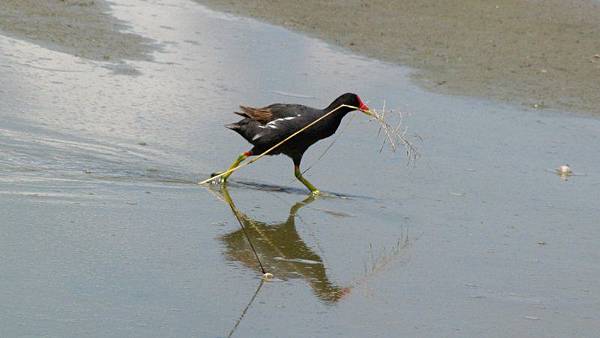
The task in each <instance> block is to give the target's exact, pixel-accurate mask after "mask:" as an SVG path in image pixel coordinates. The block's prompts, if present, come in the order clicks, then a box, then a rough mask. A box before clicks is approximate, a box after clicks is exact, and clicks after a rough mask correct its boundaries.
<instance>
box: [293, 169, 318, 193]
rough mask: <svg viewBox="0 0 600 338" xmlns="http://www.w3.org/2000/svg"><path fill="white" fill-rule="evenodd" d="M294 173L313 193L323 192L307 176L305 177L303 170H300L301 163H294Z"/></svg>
mask: <svg viewBox="0 0 600 338" xmlns="http://www.w3.org/2000/svg"><path fill="white" fill-rule="evenodd" d="M294 175H295V176H296V178H297V179H298V181H300V182H302V184H304V185H305V186H306V187H307V188H308V190H310V192H311V193H312V194H313V195H318V194H320V193H321V192H320V191H319V189H317V188H315V186H314V185H312V184H311V183H310V182H309V181H308V180H307V179H306V178H304V176H302V172H301V171H300V166H299V165H294Z"/></svg>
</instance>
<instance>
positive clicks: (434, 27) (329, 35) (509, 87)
mask: <svg viewBox="0 0 600 338" xmlns="http://www.w3.org/2000/svg"><path fill="white" fill-rule="evenodd" d="M198 1H199V2H200V3H202V4H205V5H207V6H209V7H211V8H214V9H216V10H220V11H226V12H230V13H233V14H236V15H244V16H251V17H255V18H259V19H261V20H265V21H268V22H271V23H274V24H277V25H283V26H286V27H288V28H290V29H294V30H299V31H302V32H306V33H308V34H310V35H312V36H315V37H318V38H322V39H325V40H327V41H329V42H332V43H334V44H336V45H338V46H342V47H344V48H347V49H350V50H352V51H354V52H357V53H360V54H363V55H366V56H369V57H374V58H378V59H380V60H384V61H389V62H393V63H400V64H405V65H408V66H410V67H413V68H415V69H417V72H416V73H415V74H414V77H415V79H417V80H418V82H419V83H420V84H421V85H423V86H425V87H426V88H429V89H432V90H434V91H436V92H441V93H449V94H457V95H470V96H480V97H487V98H492V99H495V100H499V101H503V102H509V103H513V104H522V105H525V106H527V107H531V108H536V109H546V108H549V109H555V110H565V111H572V112H589V113H596V114H600V108H598V107H600V91H598V90H597V88H598V87H597V86H598V81H599V80H600V56H598V54H600V40H598V36H600V3H594V2H590V1H559V0H550V1H517V0H507V1H501V2H489V1H484V0H468V1H461V2H455V1H449V2H439V1H434V0H425V1H418V2H414V1H393V2H390V1H385V0H370V1H352V2H348V1H342V0H334V1H328V2H327V3H323V2H321V1H315V0H309V1H300V2H299V1H286V0H276V1H265V0H250V1H248V0H243V1H242V0H229V1H227V2H224V1H216V0H198Z"/></svg>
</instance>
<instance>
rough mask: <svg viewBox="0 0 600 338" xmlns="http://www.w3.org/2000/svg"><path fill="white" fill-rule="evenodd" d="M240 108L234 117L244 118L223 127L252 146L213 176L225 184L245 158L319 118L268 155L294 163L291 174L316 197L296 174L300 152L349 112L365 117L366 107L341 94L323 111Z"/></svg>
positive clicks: (297, 107) (296, 106) (326, 134)
mask: <svg viewBox="0 0 600 338" xmlns="http://www.w3.org/2000/svg"><path fill="white" fill-rule="evenodd" d="M344 105H345V106H344ZM240 108H241V110H242V112H236V114H238V115H241V116H243V117H244V119H242V120H240V121H238V122H236V123H232V124H228V125H227V126H226V127H227V128H229V129H232V130H235V131H236V132H237V133H238V134H240V135H242V137H244V138H245V139H246V140H247V141H248V142H250V143H252V145H253V146H254V147H253V148H252V150H250V151H248V152H245V153H243V154H241V155H240V156H239V157H238V158H237V160H236V161H235V162H233V164H232V165H231V167H229V169H228V170H227V172H224V173H221V174H214V175H219V176H222V177H223V182H226V181H227V178H228V177H229V175H231V172H233V170H235V169H236V167H237V166H238V165H239V164H240V163H241V162H242V161H244V160H245V159H246V158H247V157H248V156H253V155H260V154H263V153H264V152H266V151H267V150H269V149H271V148H273V147H274V146H276V145H277V144H279V143H280V142H282V141H283V140H285V139H287V138H288V137H289V136H291V135H292V134H294V133H296V132H298V131H299V130H301V129H302V128H304V127H306V126H307V125H309V124H310V123H312V122H315V121H316V120H317V119H319V118H322V119H321V120H319V121H318V122H316V123H315V124H314V125H312V126H311V127H310V128H307V129H305V130H303V131H302V132H301V133H299V134H297V135H296V136H294V137H292V138H290V139H289V140H287V141H286V142H284V143H282V144H281V145H279V146H278V147H276V148H274V149H272V150H271V151H270V152H269V153H268V155H276V154H286V155H287V156H289V157H291V158H292V160H293V161H294V175H296V178H298V180H300V182H302V184H304V185H305V186H306V187H307V188H308V189H309V190H310V191H311V192H312V193H313V194H319V190H317V188H315V187H314V186H313V185H312V184H311V183H310V182H308V180H306V179H305V178H304V177H303V176H302V172H301V171H300V161H302V155H304V152H305V151H306V150H307V149H308V148H309V147H310V146H311V145H313V144H315V143H316V142H318V141H319V140H322V139H324V138H327V137H329V136H331V135H333V134H334V133H335V131H336V130H337V128H338V127H339V126H340V123H341V122H342V119H343V118H344V116H346V114H348V113H349V112H351V111H353V110H356V109H359V110H360V111H362V112H364V113H365V114H369V113H368V111H369V107H367V106H366V105H365V104H364V103H363V102H362V101H361V100H360V98H359V97H358V95H356V94H352V93H346V94H343V95H341V96H340V97H338V98H337V99H335V100H334V101H333V102H332V103H331V104H330V105H329V106H327V107H326V108H325V109H316V108H311V107H307V106H303V105H300V104H284V103H275V104H272V105H270V106H266V107H263V108H252V107H244V106H240Z"/></svg>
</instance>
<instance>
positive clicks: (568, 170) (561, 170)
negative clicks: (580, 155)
mask: <svg viewBox="0 0 600 338" xmlns="http://www.w3.org/2000/svg"><path fill="white" fill-rule="evenodd" d="M556 171H558V173H560V174H561V175H569V174H571V173H572V172H573V171H571V167H569V165H568V164H563V165H561V166H560V167H558V169H556Z"/></svg>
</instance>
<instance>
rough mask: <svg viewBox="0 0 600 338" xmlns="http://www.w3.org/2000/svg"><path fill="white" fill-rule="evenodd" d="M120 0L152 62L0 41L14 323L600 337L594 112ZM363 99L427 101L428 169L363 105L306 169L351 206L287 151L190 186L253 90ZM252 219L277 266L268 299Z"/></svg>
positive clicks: (226, 154) (319, 102)
mask: <svg viewBox="0 0 600 338" xmlns="http://www.w3.org/2000/svg"><path fill="white" fill-rule="evenodd" d="M115 3H116V4H115V5H114V6H113V10H114V15H115V16H116V17H117V18H119V19H122V20H125V21H127V22H129V23H130V24H131V26H132V27H133V29H134V31H135V32H136V33H139V34H141V35H143V36H146V37H149V38H152V39H154V40H156V41H157V42H158V43H159V44H160V45H161V46H163V47H162V48H161V50H160V52H156V54H155V61H154V62H127V63H121V64H110V63H99V62H91V61H87V60H82V59H78V58H75V57H72V56H70V55H67V54H61V53H58V52H54V51H50V50H47V49H44V48H42V47H38V46H34V45H31V44H29V43H26V42H21V41H17V40H14V39H10V38H5V37H0V50H1V54H0V97H1V99H2V102H3V106H2V108H1V109H0V114H1V117H2V120H1V122H0V131H1V132H0V164H1V165H0V170H1V173H2V175H1V176H0V201H1V203H0V214H1V215H2V216H3V217H2V223H1V224H2V235H1V236H0V256H1V257H2V259H1V260H0V270H1V271H3V273H2V276H1V277H0V290H1V291H0V302H2V304H3V306H2V307H0V327H2V335H3V336H41V335H46V336H56V337H66V336H82V335H88V336H160V337H164V336H191V335H195V336H207V337H214V336H227V335H228V334H230V333H232V334H233V335H235V336H257V335H259V334H260V335H266V336H293V337H305V336H328V337H329V336H334V335H342V336H355V337H364V336H403V335H406V336H436V337H437V336H460V337H462V336H482V335H484V336H507V335H510V336H523V337H527V336H532V337H534V336H536V337H537V336H580V337H583V336H594V334H595V332H596V331H597V329H598V324H597V323H598V322H599V320H600V318H598V313H600V311H599V310H600V297H599V296H598V294H599V292H600V287H599V286H598V283H597V280H598V279H599V278H600V266H599V265H598V264H597V262H598V259H599V258H600V254H599V252H600V250H599V249H600V245H598V242H597V238H599V235H600V230H599V228H598V226H597V225H598V219H600V209H599V208H598V207H597V206H598V202H597V201H598V197H599V196H600V195H599V194H598V190H599V189H600V175H599V173H598V172H597V170H598V169H597V168H599V167H600V156H598V149H600V120H598V119H596V118H589V117H579V116H574V115H571V114H563V113H560V112H537V111H523V110H521V108H520V107H513V106H507V105H498V104H495V103H493V102H488V101H482V100H476V99H471V98H462V97H449V96H441V95H434V94H431V93H427V92H425V91H423V90H421V89H419V88H417V87H416V86H414V85H413V84H411V82H410V81H409V78H408V77H409V70H407V69H404V68H401V67H397V66H394V65H389V64H385V63H381V62H377V61H373V60H369V59H365V58H361V57H357V56H354V55H350V54H347V53H345V52H343V51H340V50H338V49H335V48H332V47H330V46H328V45H326V44H324V43H322V42H319V41H317V40H314V39H310V38H306V37H304V36H301V35H298V34H295V33H291V32H289V31H286V30H284V29H281V28H278V27H274V26H271V25H266V24H262V23H259V22H256V21H253V20H249V19H240V18H236V17H232V16H228V15H223V14H219V13H216V12H212V11H209V10H206V9H204V8H203V7H201V6H199V5H196V4H194V3H191V2H190V3H187V2H184V3H182V2H179V1H149V2H148V1H146V2H142V1H128V2H126V4H127V5H125V2H123V1H115ZM346 91H354V92H357V93H359V94H360V95H361V97H362V98H363V99H368V101H369V102H368V103H369V104H370V105H372V106H374V107H378V106H380V105H381V104H382V103H383V101H384V100H385V101H386V104H387V106H388V107H394V108H396V109H399V110H402V111H407V112H411V113H412V114H411V115H410V116H409V117H408V118H407V120H406V122H405V123H406V126H407V127H408V128H409V133H410V134H411V135H412V134H418V135H419V136H420V137H421V138H422V142H418V143H417V146H418V148H419V151H420V153H421V158H420V159H419V160H418V161H417V162H416V165H415V166H414V167H411V166H406V159H405V158H404V157H403V154H401V153H390V152H389V151H385V150H384V151H383V152H382V153H379V152H378V151H379V147H380V141H381V140H377V139H376V138H375V136H376V134H377V126H376V125H375V124H374V123H371V122H368V121H367V120H366V119H365V118H364V117H362V116H358V115H357V116H356V117H355V118H353V119H352V121H351V124H350V125H349V126H348V127H347V129H345V130H344V132H343V134H342V136H341V137H340V138H339V140H338V141H337V142H336V144H335V146H334V147H333V149H332V151H330V152H329V153H327V155H326V156H325V157H324V158H323V159H322V160H320V161H318V162H317V164H316V165H315V166H314V168H313V169H311V171H309V173H308V174H307V175H308V176H307V177H308V178H309V179H310V180H311V182H313V183H314V184H315V185H316V186H317V187H319V188H321V189H322V190H324V191H328V192H330V193H333V194H337V195H338V197H328V198H327V197H326V198H319V199H317V200H315V201H305V199H306V197H307V196H306V194H305V191H304V190H303V188H302V187H301V186H300V185H299V184H298V183H297V182H296V181H295V179H294V178H293V172H292V163H291V161H290V160H289V159H287V158H285V157H282V156H279V157H271V158H266V159H264V160H261V161H259V162H257V163H256V164H254V165H252V166H249V167H247V168H246V169H243V170H241V171H239V172H237V173H236V174H235V175H234V176H233V177H232V182H231V185H230V188H229V189H228V193H229V195H230V197H231V200H232V202H233V207H230V206H229V205H228V204H227V203H225V201H226V200H227V198H226V197H227V196H226V195H224V193H225V192H223V191H220V189H218V188H215V187H212V188H211V189H207V188H202V187H199V186H197V185H196V184H195V182H197V181H198V180H200V179H203V178H205V177H207V176H208V174H209V173H210V172H213V171H215V170H219V169H222V168H224V167H226V166H227V165H229V163H230V162H231V161H232V160H233V159H234V158H235V157H236V155H237V154H238V153H240V152H242V151H245V150H248V145H246V144H245V141H244V140H243V139H241V138H240V137H238V136H237V135H235V134H234V133H232V132H230V131H228V130H226V129H225V128H223V127H222V126H223V124H225V123H230V122H232V121H235V120H236V116H235V115H233V114H231V113H230V112H231V111H233V110H235V109H236V107H237V105H238V104H248V105H257V106H259V105H263V104H268V103H271V102H275V101H280V102H298V103H304V104H308V105H313V106H325V105H327V104H328V103H329V102H330V101H331V100H332V99H333V98H335V97H336V96H337V95H339V94H340V93H342V92H346ZM348 119H349V118H348V117H347V118H346V120H345V122H343V124H342V125H345V124H346V121H347V120H348ZM342 128H343V127H342ZM321 143H322V144H321ZM321 143H319V144H318V145H317V146H315V147H313V148H311V150H310V151H309V153H308V154H307V156H306V157H305V164H306V165H309V164H311V163H313V162H314V161H315V160H316V159H317V158H318V156H319V155H320V154H321V152H322V151H323V150H324V149H325V147H326V146H327V144H328V143H329V141H324V142H321ZM563 163H569V164H570V165H571V166H572V168H573V170H574V171H575V173H577V174H580V175H578V176H572V177H570V178H569V179H568V180H566V181H564V180H561V179H560V177H558V176H557V175H555V174H554V173H552V172H551V169H552V168H555V167H557V166H558V165H560V164H563ZM282 187H283V188H282ZM340 196H341V197H340ZM303 201H304V202H303ZM232 211H233V212H232ZM236 214H237V216H238V217H240V220H242V224H245V225H246V226H247V228H248V229H249V234H250V236H251V238H252V239H253V241H254V243H255V244H256V248H257V251H258V253H259V256H260V257H261V259H262V261H263V263H264V264H265V266H266V268H267V270H268V271H272V272H273V273H274V275H275V280H274V281H272V282H269V283H266V284H264V285H262V286H261V287H260V289H259V291H258V293H256V290H257V287H259V281H260V275H261V273H260V270H259V268H258V265H257V263H256V260H255V259H254V257H253V254H252V252H251V251H250V250H249V246H248V244H247V242H246V241H244V238H243V237H242V236H243V233H241V232H240V225H239V224H238V221H237V219H236V217H235V215H236ZM253 296H256V297H254V299H253V301H252V303H251V304H250V306H249V307H248V308H247V309H246V307H247V306H248V303H249V302H250V301H251V299H252V297H253ZM244 309H246V311H245V313H244V316H243V317H242V319H241V320H239V318H240V316H241V315H242V313H243V312H244ZM236 324H237V326H236ZM232 330H233V332H232Z"/></svg>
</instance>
